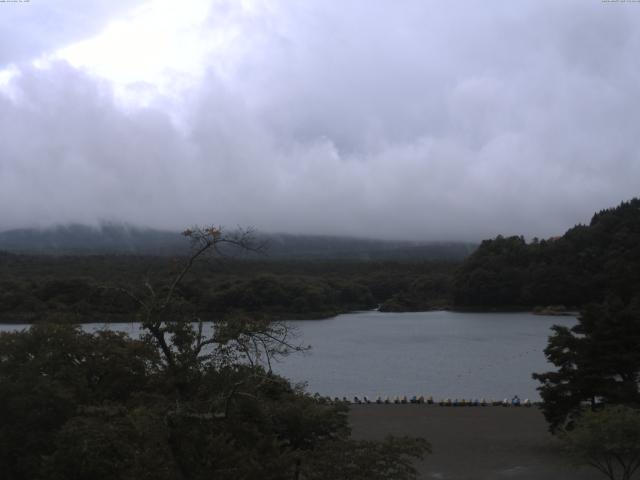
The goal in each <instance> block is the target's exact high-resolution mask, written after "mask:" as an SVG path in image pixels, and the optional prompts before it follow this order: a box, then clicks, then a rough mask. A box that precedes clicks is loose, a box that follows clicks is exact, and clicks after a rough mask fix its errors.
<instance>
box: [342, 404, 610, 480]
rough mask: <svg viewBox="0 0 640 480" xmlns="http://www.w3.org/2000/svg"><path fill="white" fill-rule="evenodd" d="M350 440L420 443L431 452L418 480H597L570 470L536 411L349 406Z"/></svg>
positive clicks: (591, 473) (598, 478) (583, 469)
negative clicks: (406, 438)
mask: <svg viewBox="0 0 640 480" xmlns="http://www.w3.org/2000/svg"><path fill="white" fill-rule="evenodd" d="M349 418H350V422H351V426H352V429H353V436H354V438H359V439H382V438H384V437H385V436H386V435H389V434H391V435H396V436H403V435H408V436H417V437H424V438H426V439H427V440H428V441H429V442H430V443H431V446H432V448H433V453H432V454H431V455H428V456H427V457H426V458H425V460H423V461H421V462H419V463H418V464H417V468H418V470H419V472H420V477H419V478H421V479H430V480H431V479H442V480H489V479H491V480H496V479H497V480H500V479H514V480H601V479H602V478H603V476H602V474H601V473H599V472H597V471H596V470H594V469H592V468H589V467H581V468H576V467H575V466H573V465H571V464H570V463H569V462H568V461H567V460H566V459H565V458H564V457H563V455H562V453H561V452H560V451H559V448H558V442H557V440H555V439H554V438H553V437H552V436H551V434H549V432H548V430H547V424H546V422H545V420H544V417H543V416H542V413H541V412H540V410H539V409H538V408H536V407H532V408H523V407H508V408H507V407H440V406H438V405H426V404H400V405H394V404H391V405H388V404H386V405H385V404H382V405H380V404H368V405H367V404H364V405H351V406H350V414H349Z"/></svg>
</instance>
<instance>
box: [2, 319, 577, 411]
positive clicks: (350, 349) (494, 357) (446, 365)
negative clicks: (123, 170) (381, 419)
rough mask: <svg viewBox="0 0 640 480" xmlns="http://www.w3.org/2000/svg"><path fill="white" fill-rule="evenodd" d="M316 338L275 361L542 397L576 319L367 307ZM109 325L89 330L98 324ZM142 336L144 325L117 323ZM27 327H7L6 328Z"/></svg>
mask: <svg viewBox="0 0 640 480" xmlns="http://www.w3.org/2000/svg"><path fill="white" fill-rule="evenodd" d="M289 323H290V324H291V325H293V326H295V327H296V329H297V334H298V337H299V338H298V341H299V342H300V343H303V344H310V345H311V346H312V349H311V351H310V352H308V353H306V354H296V355H294V356H291V357H288V358H286V359H284V360H283V361H281V362H279V363H277V364H275V365H274V370H276V371H277V372H278V373H280V374H281V375H284V376H286V377H288V378H290V379H291V380H292V381H294V382H302V381H306V382H308V389H309V391H310V392H316V391H317V392H320V393H321V394H323V395H331V396H336V395H337V396H343V395H346V396H354V395H358V396H362V395H367V396H369V397H374V398H375V397H376V396H378V395H381V396H387V395H389V396H391V395H433V396H434V397H436V398H442V397H451V398H470V397H486V398H503V397H511V396H513V395H516V394H517V395H519V396H520V398H527V397H528V398H531V399H537V398H539V396H538V394H537V392H536V387H537V385H538V383H537V382H535V381H534V380H533V379H532V378H531V373H532V372H541V371H545V370H548V369H550V368H551V366H550V365H549V364H547V362H546V359H545V357H544V354H543V349H544V347H545V346H546V343H547V338H548V336H549V334H550V330H549V328H550V327H551V325H553V324H560V325H573V324H574V323H575V319H574V318H570V317H569V318H567V317H546V316H538V315H532V314H529V313H455V312H418V313H382V312H359V313H350V314H345V315H339V316H337V317H334V318H331V319H327V320H317V321H309V320H306V321H292V322H289ZM103 327H104V325H103V324H89V325H85V326H84V328H86V329H87V330H96V329H99V328H103ZM108 327H109V328H111V329H114V330H118V331H124V332H127V333H128V334H130V335H132V336H135V335H137V334H139V331H140V330H139V324H137V323H119V324H110V325H109V326H108ZM20 328H25V327H24V325H0V331H3V330H16V329H20Z"/></svg>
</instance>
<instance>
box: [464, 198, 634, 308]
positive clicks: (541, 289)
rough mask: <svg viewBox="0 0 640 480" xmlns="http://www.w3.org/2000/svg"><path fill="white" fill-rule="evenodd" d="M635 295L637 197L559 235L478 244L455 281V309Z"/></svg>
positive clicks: (579, 301)
mask: <svg viewBox="0 0 640 480" xmlns="http://www.w3.org/2000/svg"><path fill="white" fill-rule="evenodd" d="M638 292H640V199H638V198H634V199H632V200H630V201H628V202H623V203H622V204H620V205H619V206H618V207H615V208H610V209H606V210H602V211H600V212H598V213H596V214H595V215H594V216H593V218H592V220H591V222H590V224H589V225H588V226H587V225H577V226H575V227H573V228H571V229H569V230H568V231H567V232H566V233H565V234H564V235H563V236H561V237H554V238H551V239H548V240H541V241H537V240H534V241H533V242H530V243H527V242H525V240H524V239H523V238H522V237H508V238H505V237H502V236H498V237H496V238H495V239H493V240H485V241H483V242H482V243H481V244H480V246H479V247H478V249H477V250H476V251H475V252H474V253H473V254H472V255H471V256H469V257H468V258H467V259H466V260H465V262H464V263H463V265H462V266H461V267H460V269H459V270H458V272H457V274H456V278H455V280H454V302H455V304H456V305H457V306H479V307H498V306H536V305H554V304H556V305H557V304H563V305H566V306H573V307H579V306H581V305H584V304H586V303H589V302H599V301H601V300H602V299H603V298H604V297H605V296H607V295H609V294H614V295H616V296H618V297H620V298H621V299H622V300H625V301H626V300H629V299H630V298H631V297H633V296H634V295H636V294H638Z"/></svg>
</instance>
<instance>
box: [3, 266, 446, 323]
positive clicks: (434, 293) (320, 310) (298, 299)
mask: <svg viewBox="0 0 640 480" xmlns="http://www.w3.org/2000/svg"><path fill="white" fill-rule="evenodd" d="M183 260H184V258H182V257H177V258H168V257H136V256H116V255H114V256H84V257H79V256H78V257H51V256H37V257H36V256H25V255H4V256H0V322H10V323H15V322H29V323H34V322H43V321H55V322H62V321H66V322H71V323H78V322H110V321H128V320H129V319H130V318H131V317H132V315H134V314H135V312H136V311H137V308H138V306H137V305H136V303H135V301H133V300H132V299H131V298H130V297H129V296H128V295H127V294H126V293H124V292H123V291H122V290H121V289H118V288H114V287H116V286H126V285H131V284H138V283H139V282H141V281H142V280H144V279H145V278H150V279H151V282H152V283H153V282H154V280H153V279H158V278H167V277H168V276H170V275H172V274H175V272H176V269H177V268H178V266H179V265H180V264H181V262H182V261H183ZM455 267H456V264H452V263H431V262H424V263H416V264H410V263H395V262H384V263H377V262H335V263H332V262H290V263H288V262H276V261H257V260H251V261H249V260H226V261H225V262H223V263H220V264H218V265H216V268H215V269H212V268H211V266H210V265H209V264H200V265H195V266H194V268H193V271H192V272H190V274H189V275H188V276H187V277H185V279H184V281H183V282H182V283H181V284H180V286H179V288H178V290H177V292H176V294H177V295H178V296H179V298H180V303H181V308H183V309H189V310H190V311H191V312H195V313H197V314H198V315H199V316H201V317H202V318H206V319H215V318H221V317H222V316H224V315H225V314H227V313H229V312H232V311H238V310H243V311H246V312H251V313H259V314H261V315H268V316H270V317H271V318H276V319H282V318H323V317H329V316H333V315H336V314H338V313H342V312H348V311H353V310H366V309H371V308H374V307H375V306H377V305H379V304H385V302H387V301H390V303H389V304H388V305H385V307H384V308H383V309H391V308H387V307H388V306H389V305H395V307H393V309H394V310H401V311H407V310H417V309H429V308H435V307H441V306H447V305H448V304H449V303H450V289H451V287H450V285H451V275H452V272H453V270H454V268H455Z"/></svg>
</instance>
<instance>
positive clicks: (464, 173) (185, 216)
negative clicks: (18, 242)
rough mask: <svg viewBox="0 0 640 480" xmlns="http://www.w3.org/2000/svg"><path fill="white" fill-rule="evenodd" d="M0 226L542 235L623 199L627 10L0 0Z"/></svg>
mask: <svg viewBox="0 0 640 480" xmlns="http://www.w3.org/2000/svg"><path fill="white" fill-rule="evenodd" d="M0 35H1V40H2V41H1V42H0V129H1V130H0V230H3V229H9V228H16V227H26V226H34V225H38V226H46V225H51V224H56V223H67V222H82V223H96V222H100V221H125V222H128V223H132V224H136V225H145V226H153V227H161V228H182V227H185V226H188V225H192V224H196V223H197V224H205V223H215V224H222V225H226V226H230V227H233V226H235V225H242V226H255V227H257V228H258V229H260V230H263V231H286V232H292V233H325V234H344V235H356V236H372V237H381V238H406V239H422V240H448V239H451V240H479V239H482V238H487V237H493V236H495V235H497V234H499V233H501V234H506V235H509V234H524V235H525V236H528V237H532V236H539V237H548V236H551V235H557V234H562V233H563V232H564V231H565V230H566V229H567V228H569V227H571V226H572V225H574V224H576V223H584V222H588V221H589V219H590V217H591V214H592V213H593V212H594V211H596V210H599V209H601V208H605V207H610V206H615V205H617V204H618V203H620V201H622V200H627V199H630V198H631V197H633V196H637V195H638V194H640V60H639V59H640V56H639V55H640V3H639V2H631V1H629V0H627V1H626V2H621V1H619V2H611V1H609V2H606V1H605V2H602V1H601V0H575V1H570V0H563V1H556V0H550V1H543V0H533V1H518V2H509V1H471V0H469V1H456V2H446V1H442V0H439V1H432V2H431V1H426V0H416V1H412V0H402V1H392V0H386V1H383V0H380V1H376V0H362V1H357V0H339V1H338V0H317V1H312V0H305V1H290V0H287V1H281V2H279V1H276V0H270V1H244V0H242V1H241V0H221V1H208V0H184V1H176V0H159V1H149V2H146V1H143V0H141V1H127V2H116V1H111V0H104V1H102V0H100V1H91V2H87V1H76V0H57V1H55V2H48V1H47V2H45V1H42V0H31V1H30V2H4V3H0Z"/></svg>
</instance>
